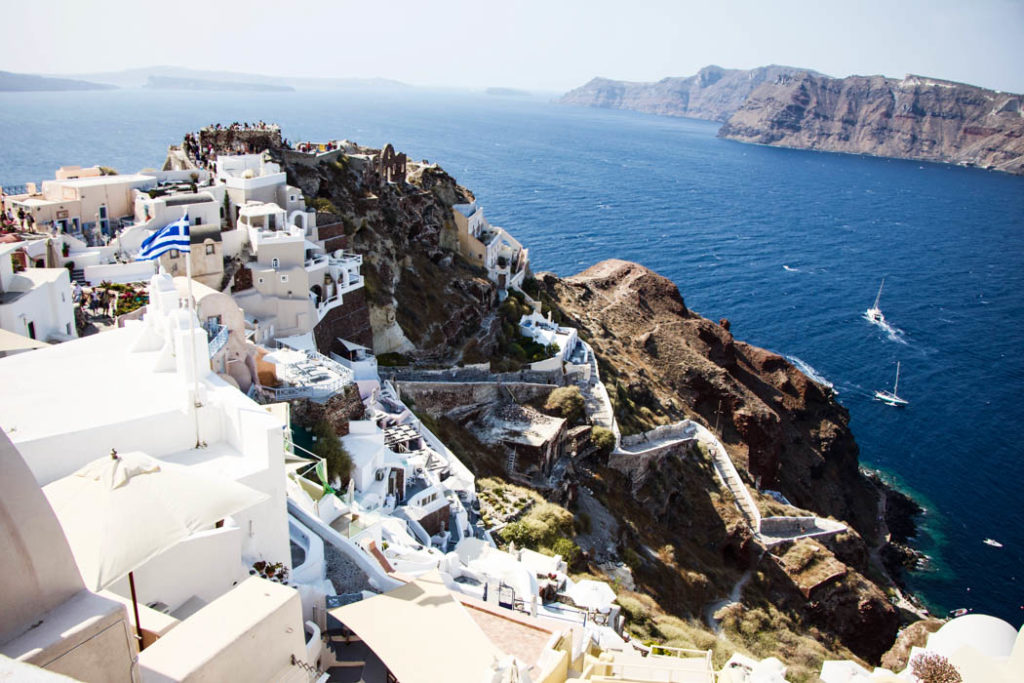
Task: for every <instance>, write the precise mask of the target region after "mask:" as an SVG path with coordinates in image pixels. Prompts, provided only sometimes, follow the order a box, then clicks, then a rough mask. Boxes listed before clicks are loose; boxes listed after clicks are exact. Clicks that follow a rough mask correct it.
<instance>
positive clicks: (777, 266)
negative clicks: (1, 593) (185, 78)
mask: <svg viewBox="0 0 1024 683" xmlns="http://www.w3.org/2000/svg"><path fill="white" fill-rule="evenodd" d="M254 119H263V120H266V121H277V122H280V123H281V124H282V125H283V126H284V127H285V135H286V136H287V137H288V138H290V139H291V140H299V139H325V138H328V137H348V138H350V139H353V140H356V141H358V142H360V143H363V144H367V145H374V146H380V145H382V144H383V143H385V142H392V143H394V144H395V146H396V148H398V149H399V150H402V151H405V152H407V153H408V154H410V156H412V157H414V158H427V159H430V160H431V161H437V162H439V163H440V164H441V165H442V166H443V167H444V168H445V169H446V170H448V171H449V172H450V173H452V174H453V175H454V176H456V177H457V178H458V180H459V181H460V182H461V183H462V184H464V185H466V186H467V187H470V188H471V189H472V190H473V191H474V192H475V193H476V195H477V197H478V199H479V200H480V201H481V203H482V204H483V206H484V207H485V212H486V213H487V215H488V216H489V218H490V220H491V221H492V222H493V223H495V224H498V225H502V226H503V227H505V228H507V229H509V230H510V231H511V232H512V233H513V234H515V235H516V236H517V237H518V238H519V239H521V240H522V241H523V242H524V243H525V244H526V245H527V246H528V247H529V248H530V250H531V255H532V260H533V263H534V266H535V268H536V269H542V270H553V271H555V272H557V273H559V274H562V275H568V274H572V273H575V272H577V271H579V270H581V269H583V268H585V267H586V266H587V265H589V264H591V263H593V262H595V261H598V260H601V259H604V258H611V257H618V258H626V259H631V260H635V261H639V262H640V263H643V264H644V265H647V266H649V267H651V268H653V269H655V270H657V271H659V272H660V273H662V274H664V275H666V276H668V277H670V278H672V279H673V280H674V281H675V282H676V283H677V284H678V285H679V287H680V290H681V291H682V293H683V296H684V297H685V299H686V303H687V305H688V306H690V307H691V308H693V309H694V310H696V311H699V312H700V313H702V314H703V315H705V316H707V317H710V318H713V319H718V318H720V317H728V318H729V319H730V320H731V321H732V325H733V327H732V329H733V332H734V334H735V335H736V336H737V337H738V338H741V339H744V340H747V341H750V342H752V343H754V344H757V345H760V346H765V347H768V348H770V349H773V350H775V351H778V352H779V353H783V354H785V355H787V356H789V357H791V358H797V359H800V361H801V362H802V363H805V364H807V366H809V367H811V368H813V369H814V370H815V371H816V372H818V373H820V375H822V376H823V377H825V378H827V379H828V380H829V381H831V382H833V383H835V385H836V387H837V389H838V390H839V398H840V400H841V401H842V402H843V404H844V405H846V406H847V407H848V408H849V410H850V413H851V416H852V420H851V426H852V428H853V430H854V433H855V434H856V437H857V441H858V443H859V444H860V446H861V458H862V461H863V462H864V463H865V464H866V465H868V466H872V467H877V468H880V469H882V470H884V471H886V472H887V473H889V476H891V477H892V478H894V479H895V480H896V481H897V482H898V483H899V484H900V485H901V486H902V487H904V488H905V489H907V490H909V491H911V492H912V493H914V494H915V495H916V496H917V497H918V499H919V500H920V501H921V502H923V503H924V505H925V506H926V508H927V513H926V515H925V518H924V525H923V528H922V533H921V535H920V538H919V539H918V545H919V547H921V548H922V549H923V550H924V551H925V552H927V553H928V554H929V555H930V556H931V557H932V564H931V568H930V569H929V570H928V571H924V572H919V573H916V574H915V575H914V576H913V577H912V578H911V586H912V587H913V588H914V589H915V590H917V591H918V592H919V593H920V594H922V595H923V596H924V597H925V598H926V599H927V600H928V601H929V602H930V603H931V604H932V605H933V606H934V607H935V608H936V609H942V610H946V609H952V608H956V607H973V608H974V609H976V610H978V611H984V612H988V613H991V614H996V615H999V616H1001V617H1003V618H1005V619H1008V620H1010V621H1011V622H1012V623H1014V624H1015V625H1020V623H1021V621H1022V620H1024V575H1022V574H1024V565H1022V559H1024V528H1022V527H1024V504H1022V503H1021V499H1020V497H1019V494H1018V491H1019V490H1020V486H1021V483H1020V482H1021V481H1022V480H1024V460H1022V458H1021V457H1020V456H1021V452H1022V447H1021V440H1022V439H1021V437H1022V435H1024V426H1022V425H1024V402H1022V401H1021V389H1022V387H1024V355H1022V351H1024V325H1022V323H1024V293H1022V292H1024V178H1016V177H1010V176H1005V175H999V174H994V173H987V172H984V171H978V170H972V169H961V168H955V167H948V166H941V165H935V164H925V163H918V162H910V161H897V160H885V159H872V158H865V157H855V156H845V155H831V154H819V153H814V152H803V151H794V150H783V149H772V148H764V147H754V146H749V145H742V144H739V143H734V142H729V141H723V140H719V139H717V138H715V137H714V135H715V131H716V129H717V126H716V125H715V124H710V123H705V122H699V121H688V120H682V119H669V118H660V117H654V116H645V115H640V114H632V113H628V112H613V111H603V110H593V109H576V108H567V107H559V106H555V105H551V104H549V103H548V102H546V101H545V100H544V99H543V98H526V99H523V98H509V99H504V98H496V97H487V96H483V95H479V96H477V95H466V94H458V93H437V92H423V91H419V90H408V91H392V92H369V91H346V92H333V93H318V92H309V91H306V92H302V91H300V92H295V93H272V94H270V93H268V94H261V93H245V94H238V93H233V94H225V95H218V94H210V93H171V92H157V93H147V92H143V91H118V92H109V93H2V94H0V145H2V147H0V149H2V153H0V182H3V183H4V184H13V183H23V182H25V181H27V180H30V181H39V180H42V179H43V178H50V177H53V171H54V169H56V168H57V167H58V166H60V165H62V164H82V165H89V164H93V163H100V164H104V165H108V166H113V167H115V168H119V169H121V170H122V171H133V170H137V169H139V168H143V167H146V166H157V165H159V163H160V162H162V160H163V156H164V152H165V150H166V146H167V145H168V144H169V143H171V142H176V141H178V140H180V138H181V135H182V133H183V132H184V131H186V130H194V129H196V128H198V127H199V126H201V125H203V124H205V123H209V122H212V121H222V122H230V121H234V120H254ZM882 276H886V277H887V279H886V287H885V291H884V292H883V295H882V303H881V306H882V309H883V311H884V312H885V314H886V316H887V317H888V318H889V320H890V321H891V322H892V323H893V325H894V326H895V327H897V328H898V329H899V330H900V331H901V332H902V334H899V335H895V338H893V337H892V336H890V335H888V334H886V333H885V332H884V331H882V330H880V329H878V328H877V327H873V326H871V325H869V324H868V323H867V322H865V321H864V320H863V319H861V318H860V314H861V312H862V311H863V310H864V309H865V308H867V306H868V305H870V304H871V302H872V301H873V299H874V296H875V292H876V290H877V289H878V284H879V281H880V279H881V278H882ZM897 360H899V361H901V362H902V375H901V382H900V387H901V391H900V393H901V394H902V395H903V396H904V397H906V398H907V399H909V400H910V402H911V404H910V406H909V407H908V408H906V409H903V410H897V409H892V408H887V407H885V406H883V405H881V404H880V403H878V402H876V401H873V400H872V399H871V393H872V392H873V391H874V390H875V389H879V388H888V387H890V386H891V383H892V378H893V375H894V373H895V363H896V361H897ZM985 538H994V539H996V540H998V541H1000V542H1001V543H1003V544H1004V547H1003V548H1001V549H996V548H992V547H990V546H988V545H985V544H983V543H982V541H983V540H984V539H985Z"/></svg>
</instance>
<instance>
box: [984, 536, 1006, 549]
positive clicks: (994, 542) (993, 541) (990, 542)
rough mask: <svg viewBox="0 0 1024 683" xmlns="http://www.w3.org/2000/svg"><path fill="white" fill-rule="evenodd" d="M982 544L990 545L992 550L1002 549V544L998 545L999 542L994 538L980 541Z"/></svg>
mask: <svg viewBox="0 0 1024 683" xmlns="http://www.w3.org/2000/svg"><path fill="white" fill-rule="evenodd" d="M982 543H984V544H985V545H990V546H992V547H993V548H1002V547H1003V544H1002V543H1000V542H999V541H997V540H996V539H994V538H986V539H985V540H984V541H982Z"/></svg>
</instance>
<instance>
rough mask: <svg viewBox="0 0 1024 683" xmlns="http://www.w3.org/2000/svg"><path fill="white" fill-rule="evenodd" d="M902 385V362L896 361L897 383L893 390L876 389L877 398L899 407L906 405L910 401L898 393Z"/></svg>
mask: <svg viewBox="0 0 1024 683" xmlns="http://www.w3.org/2000/svg"><path fill="white" fill-rule="evenodd" d="M899 386H900V363H899V361H896V383H895V384H893V385H892V391H876V392H875V398H876V399H878V400H879V401H881V402H882V403H885V404H886V405H890V406H896V407H897V408H899V407H902V406H905V405H907V404H908V403H909V401H907V400H906V399H904V398H900V397H899V394H897V393H896V391H897V389H899Z"/></svg>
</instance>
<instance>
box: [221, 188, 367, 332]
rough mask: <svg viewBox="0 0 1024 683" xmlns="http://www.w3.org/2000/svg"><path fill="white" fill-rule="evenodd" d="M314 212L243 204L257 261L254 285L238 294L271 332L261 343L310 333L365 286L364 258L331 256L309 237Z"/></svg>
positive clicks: (242, 219) (242, 225) (244, 225)
mask: <svg viewBox="0 0 1024 683" xmlns="http://www.w3.org/2000/svg"><path fill="white" fill-rule="evenodd" d="M309 216H310V214H308V213H306V212H304V211H293V212H292V213H291V215H290V216H289V214H288V213H287V212H286V211H285V209H282V208H281V207H280V206H278V205H277V204H267V203H260V202H249V203H247V204H246V205H245V206H243V207H242V208H241V210H240V211H239V216H238V228H237V229H238V230H239V231H244V234H245V235H246V241H247V242H248V244H249V246H250V248H251V250H252V253H253V254H254V255H255V261H253V262H250V263H249V264H248V268H249V269H250V271H251V272H252V287H251V288H249V289H246V290H243V291H239V292H236V293H235V294H234V297H235V301H236V302H238V305H239V306H241V307H242V309H243V310H244V311H245V314H246V317H247V318H250V319H252V320H253V321H254V324H255V322H256V321H258V323H259V324H260V326H261V327H262V328H263V330H265V332H264V335H263V336H262V337H261V338H258V339H256V341H257V342H259V343H266V342H269V341H270V340H272V339H278V338H282V337H295V336H301V335H307V334H309V333H310V332H312V330H313V328H314V327H315V326H316V324H317V323H319V322H320V321H321V320H323V318H324V316H326V315H327V313H328V312H329V311H330V310H331V309H333V308H335V307H337V306H340V305H341V304H342V303H344V295H345V294H348V293H349V292H353V291H355V290H357V289H359V288H361V287H362V286H363V276H362V275H361V274H360V273H359V268H360V267H361V266H362V263H363V257H362V256H361V255H358V254H354V253H351V252H343V251H340V250H339V251H336V252H334V253H333V254H328V253H326V252H325V251H324V249H323V247H322V246H320V245H319V244H317V243H316V242H313V241H311V240H310V238H309V234H310V228H311V226H310V225H309V224H308V218H309Z"/></svg>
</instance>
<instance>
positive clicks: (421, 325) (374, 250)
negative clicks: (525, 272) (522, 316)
mask: <svg viewBox="0 0 1024 683" xmlns="http://www.w3.org/2000/svg"><path fill="white" fill-rule="evenodd" d="M271 154H272V156H273V157H274V159H275V160H276V161H278V162H279V163H281V164H282V168H283V170H284V171H285V172H286V173H287V176H288V182H289V184H292V185H295V186H297V187H299V188H301V189H302V192H303V194H304V195H305V196H306V198H307V200H310V201H312V203H313V204H314V205H315V206H316V207H317V209H318V211H319V212H320V213H319V214H318V223H319V222H324V221H325V219H326V222H330V223H333V224H334V226H335V228H336V230H337V234H338V236H337V237H336V238H332V241H331V243H330V244H331V246H330V248H331V249H336V248H339V247H345V248H349V249H352V250H354V251H356V252H357V253H360V254H362V255H363V266H362V273H363V275H364V276H365V278H366V285H365V289H364V291H363V292H362V295H363V296H365V298H366V301H367V304H368V308H369V318H370V324H371V326H372V344H373V349H374V351H375V352H377V353H378V354H383V353H401V354H405V355H407V356H409V357H410V358H412V359H415V360H420V361H425V362H426V361H429V362H432V363H434V364H445V363H450V364H452V365H454V363H455V362H456V360H458V359H459V358H461V351H460V350H461V347H462V345H463V344H465V343H466V342H467V341H468V340H469V339H470V338H471V336H472V335H473V334H475V333H477V332H478V331H479V330H480V327H481V323H482V322H483V320H484V318H485V316H486V315H487V314H488V312H489V311H490V310H491V309H492V308H493V303H494V302H495V301H496V296H497V295H496V291H495V288H494V285H493V284H492V283H491V282H490V281H489V280H487V278H486V277H485V274H482V271H481V270H480V269H477V268H474V267H472V266H470V265H468V264H466V263H465V262H464V261H462V260H461V259H458V258H455V257H454V256H453V254H452V253H451V252H450V251H449V250H448V249H446V248H445V247H446V246H449V245H451V244H452V243H454V241H455V240H456V239H457V238H456V237H455V236H454V230H455V224H454V218H453V216H452V205H453V204H457V203H462V202H467V201H472V194H471V193H470V192H469V191H468V190H466V189H465V188H464V187H461V186H460V185H459V184H458V183H456V182H455V180H454V179H453V178H452V177H451V176H449V175H448V174H447V173H445V172H444V170H443V169H441V168H440V167H438V166H437V165H436V164H428V163H425V162H424V163H417V162H411V161H410V162H409V163H408V173H407V175H406V176H405V177H404V178H402V179H400V180H398V181H397V182H386V181H385V180H384V178H383V177H382V175H381V172H380V169H379V167H378V159H379V157H380V150H378V149H373V148H369V147H362V146H359V145H356V144H354V143H346V144H345V148H344V149H343V150H337V151H335V152H332V153H328V154H321V155H311V154H302V153H300V152H296V151H294V150H291V149H287V148H284V147H282V146H281V145H280V144H276V143H275V144H273V145H272V146H271ZM332 234H334V233H333V232H332Z"/></svg>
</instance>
